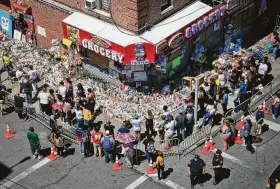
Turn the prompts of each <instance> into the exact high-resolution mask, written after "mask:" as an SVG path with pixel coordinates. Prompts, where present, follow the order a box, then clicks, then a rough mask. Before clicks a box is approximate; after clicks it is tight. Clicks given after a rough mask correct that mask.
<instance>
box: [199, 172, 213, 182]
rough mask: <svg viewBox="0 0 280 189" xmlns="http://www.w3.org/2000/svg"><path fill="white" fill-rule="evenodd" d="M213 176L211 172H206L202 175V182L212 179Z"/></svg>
mask: <svg viewBox="0 0 280 189" xmlns="http://www.w3.org/2000/svg"><path fill="white" fill-rule="evenodd" d="M211 178H212V175H210V174H209V173H205V174H203V175H202V177H201V183H206V182H207V181H209V180H211Z"/></svg>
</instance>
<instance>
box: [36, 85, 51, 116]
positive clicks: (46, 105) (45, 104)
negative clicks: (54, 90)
mask: <svg viewBox="0 0 280 189" xmlns="http://www.w3.org/2000/svg"><path fill="white" fill-rule="evenodd" d="M38 99H39V101H40V107H41V110H42V112H43V113H45V114H47V115H49V114H50V94H49V93H48V92H47V88H46V87H45V86H44V87H43V88H42V91H41V92H40V93H39V94H38Z"/></svg>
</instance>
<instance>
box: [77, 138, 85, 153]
mask: <svg viewBox="0 0 280 189" xmlns="http://www.w3.org/2000/svg"><path fill="white" fill-rule="evenodd" d="M78 143H79V149H80V153H81V154H83V153H84V143H83V142H82V141H78Z"/></svg>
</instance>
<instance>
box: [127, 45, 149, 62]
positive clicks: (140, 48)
mask: <svg viewBox="0 0 280 189" xmlns="http://www.w3.org/2000/svg"><path fill="white" fill-rule="evenodd" d="M134 55H135V60H133V61H131V64H132V65H143V64H149V63H150V61H149V60H146V51H145V46H144V44H143V43H137V44H135V50H134Z"/></svg>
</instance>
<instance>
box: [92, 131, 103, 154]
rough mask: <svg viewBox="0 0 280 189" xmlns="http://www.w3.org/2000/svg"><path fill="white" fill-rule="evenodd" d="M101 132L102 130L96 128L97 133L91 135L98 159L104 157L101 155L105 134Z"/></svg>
mask: <svg viewBox="0 0 280 189" xmlns="http://www.w3.org/2000/svg"><path fill="white" fill-rule="evenodd" d="M99 130H100V128H98V127H95V131H94V132H93V133H92V135H91V137H92V143H93V147H94V153H95V156H96V157H98V156H100V157H102V155H101V138H102V137H103V133H102V132H101V131H99Z"/></svg>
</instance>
